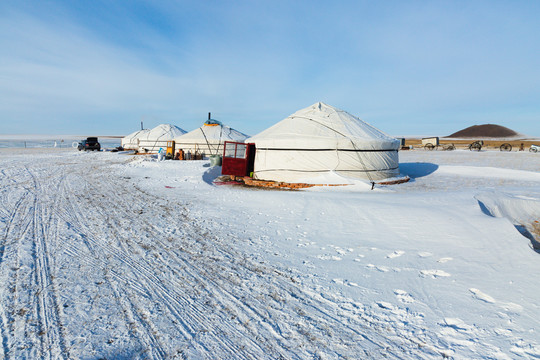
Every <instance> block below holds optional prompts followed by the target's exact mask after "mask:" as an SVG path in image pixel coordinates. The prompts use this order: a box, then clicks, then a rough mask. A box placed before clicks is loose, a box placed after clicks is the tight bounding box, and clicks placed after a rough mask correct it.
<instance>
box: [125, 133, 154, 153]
mask: <svg viewBox="0 0 540 360" xmlns="http://www.w3.org/2000/svg"><path fill="white" fill-rule="evenodd" d="M148 132H150V129H144V130H138V131H135V132H134V133H131V134H129V135H126V136H124V137H123V138H122V141H121V145H122V147H123V148H124V149H125V150H138V149H139V138H140V137H141V136H144V134H146V133H148Z"/></svg>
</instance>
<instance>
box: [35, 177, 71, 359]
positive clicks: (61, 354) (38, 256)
mask: <svg viewBox="0 0 540 360" xmlns="http://www.w3.org/2000/svg"><path fill="white" fill-rule="evenodd" d="M27 171H28V172H29V174H30V175H31V177H32V179H33V182H34V188H35V194H34V196H35V198H34V205H33V224H32V225H33V226H32V231H33V238H34V246H33V251H34V254H33V258H34V264H35V272H34V274H35V281H36V285H37V288H38V290H37V293H36V295H37V314H38V321H39V324H40V328H41V331H40V332H39V333H38V336H39V337H40V341H41V348H42V353H41V356H42V357H43V358H46V357H48V358H49V359H58V358H65V356H66V355H67V356H68V357H69V353H68V352H67V348H66V345H65V339H64V336H63V334H62V322H61V320H60V310H59V305H58V296H57V293H56V288H55V286H54V283H53V280H52V274H51V268H50V265H49V264H50V259H49V252H48V248H47V243H48V242H50V241H51V239H50V237H49V232H48V229H49V228H50V226H51V223H52V222H53V218H52V211H45V210H46V209H48V208H47V207H52V208H53V209H54V208H55V207H56V205H57V197H56V196H55V194H56V190H57V188H58V186H60V185H61V184H62V182H63V181H64V179H65V176H61V177H60V179H59V180H57V181H58V183H56V182H53V183H52V184H51V179H52V176H49V177H46V178H43V177H40V178H38V177H37V176H36V175H35V174H34V173H33V172H31V171H30V170H28V169H27ZM44 179H45V180H47V182H46V183H45V181H44ZM55 180H56V179H55ZM47 185H48V186H49V188H45V186H47ZM51 195H52V196H54V199H53V201H52V202H51V201H50V199H47V197H50V196H51ZM44 198H45V199H44ZM47 200H49V201H47ZM49 210H50V209H49ZM47 213H49V216H47ZM53 235H54V237H57V234H53Z"/></svg>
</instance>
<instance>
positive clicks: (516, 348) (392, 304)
mask: <svg viewBox="0 0 540 360" xmlns="http://www.w3.org/2000/svg"><path fill="white" fill-rule="evenodd" d="M400 170H401V173H402V174H403V175H409V176H410V177H411V178H412V180H411V181H410V182H409V183H406V184H401V185H393V186H380V185H379V186H377V187H376V188H375V189H374V190H370V186H369V185H368V184H365V183H360V182H358V181H353V182H351V183H353V185H349V186H343V187H317V188H312V189H311V190H307V191H306V190H304V191H275V190H260V189H252V188H246V187H239V186H216V185H213V184H212V180H213V179H214V178H216V177H217V176H218V175H220V168H219V167H213V168H212V167H210V166H209V162H208V161H161V162H159V161H156V158H155V157H150V156H131V155H125V154H117V153H107V152H99V153H85V152H78V151H76V150H73V149H39V150H35V149H17V150H16V151H15V150H6V149H3V150H0V197H1V206H0V236H1V238H0V329H1V331H2V332H1V337H2V345H1V346H0V358H3V359H22V358H26V359H38V358H39V359H175V358H178V359H184V358H187V359H279V358H283V359H319V358H320V359H340V358H349V359H370V358H372V359H380V358H390V359H396V358H397V359H440V358H443V357H447V358H456V359H480V358H482V359H483V358H490V359H531V358H539V357H540V334H539V331H540V327H539V325H540V316H539V314H540V302H539V299H540V283H539V282H538V278H537V276H538V274H539V273H540V254H539V253H537V252H536V251H535V250H534V249H533V248H532V245H531V242H532V240H531V239H530V238H528V237H525V236H523V235H522V233H523V231H522V232H520V231H518V230H519V229H518V227H520V226H521V227H526V226H528V225H529V224H530V223H531V222H534V221H538V220H539V217H540V211H539V210H540V205H539V204H540V155H538V154H531V153H528V152H527V153H517V152H511V153H500V152H489V151H481V152H469V151H454V152H437V151H433V152H427V151H408V152H407V151H404V152H400ZM331 177H332V176H330V178H331ZM336 181H337V180H336ZM528 235H529V237H530V236H531V234H530V233H528Z"/></svg>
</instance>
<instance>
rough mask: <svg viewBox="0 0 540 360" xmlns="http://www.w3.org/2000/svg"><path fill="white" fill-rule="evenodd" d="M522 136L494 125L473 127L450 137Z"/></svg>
mask: <svg viewBox="0 0 540 360" xmlns="http://www.w3.org/2000/svg"><path fill="white" fill-rule="evenodd" d="M519 135H520V134H519V133H517V132H515V131H514V130H512V129H509V128H507V127H504V126H500V125H494V124H484V125H473V126H469V127H468V128H466V129H463V130H460V131H458V132H455V133H453V134H452V135H448V137H450V138H480V137H484V138H509V137H516V136H519Z"/></svg>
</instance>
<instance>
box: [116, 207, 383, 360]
mask: <svg viewBox="0 0 540 360" xmlns="http://www.w3.org/2000/svg"><path fill="white" fill-rule="evenodd" d="M116 200H119V199H116ZM147 201H148V199H147ZM115 203H116V205H117V206H118V205H120V204H118V203H117V202H115ZM141 221H144V218H143V219H141ZM187 224H188V222H186V225H187ZM147 225H152V224H151V223H150V222H149V223H148V224H147ZM199 236H200V235H199ZM159 238H160V237H159V236H155V239H157V241H158V242H159ZM211 240H212V239H211ZM213 240H215V239H213ZM236 255H237V254H236ZM228 257H234V256H231V254H228ZM177 260H178V261H180V262H182V263H184V267H186V268H191V269H192V270H194V271H192V274H191V275H193V273H195V274H197V273H204V271H201V270H202V269H201V268H196V267H194V266H193V265H192V262H191V261H187V260H186V259H185V258H181V259H178V258H177ZM204 280H205V281H204V282H203V281H200V280H199V282H200V283H206V284H205V288H212V290H213V291H214V292H218V293H219V296H217V297H218V298H223V299H227V298H228V299H229V301H230V302H231V303H233V304H234V306H235V308H236V309H235V310H237V311H239V310H240V309H242V311H243V312H244V314H245V316H246V317H250V318H253V319H258V321H260V322H261V323H266V324H267V325H269V326H270V327H271V328H272V331H273V332H274V334H278V333H279V329H278V328H276V327H275V324H272V323H270V322H268V321H267V317H266V316H265V315H263V314H261V313H259V310H258V309H257V308H256V307H250V306H249V304H247V303H246V302H245V299H241V298H240V297H236V296H235V295H234V294H232V293H226V292H224V291H223V287H222V286H221V285H218V284H217V283H214V284H212V286H208V282H209V281H208V279H204ZM216 289H218V290H221V292H219V291H217V290H216ZM263 308H264V307H263ZM315 309H316V310H317V311H320V309H318V308H316V307H315ZM325 315H326V317H329V316H328V314H327V313H326V314H325ZM331 321H332V322H335V323H336V324H334V325H341V323H340V322H339V319H336V318H333V319H331ZM315 322H316V321H314V323H315ZM367 330H369V331H371V332H373V329H372V328H370V329H367ZM358 335H359V336H360V337H362V338H364V339H365V340H367V341H370V342H372V343H373V344H374V345H375V346H378V347H380V348H381V349H383V348H384V349H385V351H386V347H387V346H386V344H381V343H378V342H377V341H376V340H374V339H370V338H369V337H368V336H366V335H365V334H360V333H358ZM280 347H282V345H280ZM290 350H291V349H287V351H288V354H289V355H291V353H290Z"/></svg>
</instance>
